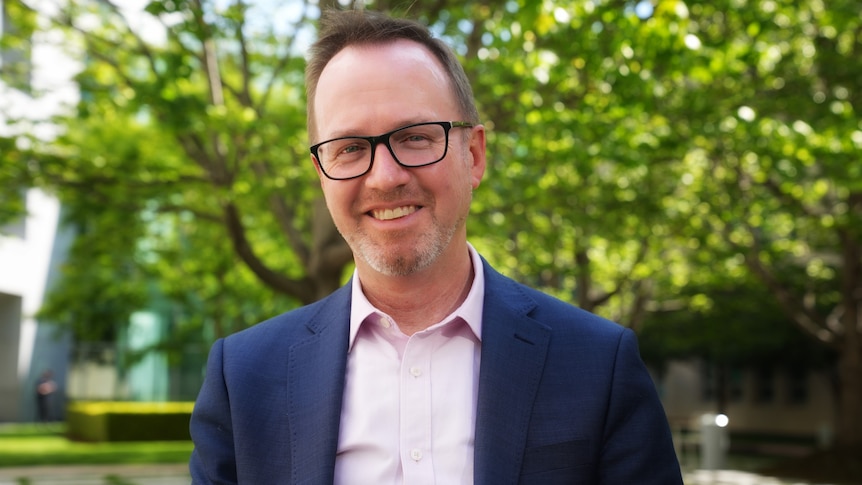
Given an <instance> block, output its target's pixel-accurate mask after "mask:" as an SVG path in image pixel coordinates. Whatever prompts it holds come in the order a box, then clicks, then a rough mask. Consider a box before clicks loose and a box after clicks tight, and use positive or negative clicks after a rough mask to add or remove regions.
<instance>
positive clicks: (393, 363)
mask: <svg viewBox="0 0 862 485" xmlns="http://www.w3.org/2000/svg"><path fill="white" fill-rule="evenodd" d="M321 24H322V27H321V33H320V39H319V40H318V41H317V43H316V44H315V45H314V46H313V47H312V51H311V58H310V60H309V64H308V67H307V70H306V78H307V79H306V81H307V88H308V124H309V135H310V137H311V141H312V144H313V145H312V147H311V153H312V157H311V158H312V162H313V163H314V164H315V166H316V167H317V172H318V175H319V176H320V183H321V186H322V188H323V192H324V195H325V198H326V202H327V207H328V208H329V211H330V213H331V214H332V218H333V220H334V221H335V224H336V226H337V228H338V230H339V231H340V233H341V234H342V235H343V236H344V238H345V239H346V240H347V242H348V244H349V245H350V247H351V249H352V250H353V253H354V258H355V262H356V270H355V272H354V275H353V278H352V280H351V282H350V283H349V284H348V285H346V286H345V287H343V288H341V289H340V290H338V291H336V292H335V293H334V294H333V295H331V296H329V297H327V298H325V299H324V300H322V301H320V302H318V303H315V304H312V305H309V306H306V307H303V308H301V309H298V310H295V311H293V312H289V313H286V314H284V315H281V316H278V317H276V318H274V319H272V320H269V321H267V322H264V323H261V324H259V325H257V326H255V327H252V328H250V329H248V330H245V331H243V332H239V333H238V334H235V335H233V336H230V337H228V338H226V339H224V340H220V341H218V342H216V343H215V345H214V346H213V348H212V351H211V352H210V357H209V363H208V366H207V375H206V380H205V383H204V385H203V387H202V389H201V393H200V396H199V397H198V400H197V403H196V405H195V411H194V414H193V415H192V421H191V432H192V438H193V440H194V442H195V451H194V453H193V455H192V458H191V462H190V470H191V474H192V478H193V480H194V483H200V484H204V483H246V484H253V485H263V484H286V483H303V484H329V483H336V484H375V485H380V484H401V483H404V484H410V485H414V484H417V485H418V484H435V483H436V484H446V485H449V484H464V483H475V484H487V485H505V484H519V483H520V484H541V485H547V484H556V483H560V484H563V483H565V484H621V485H622V484H625V485H630V484H656V485H658V484H661V485H668V484H681V483H682V480H681V478H680V471H679V465H678V462H677V459H676V456H675V454H674V449H673V445H672V442H671V437H670V432H669V430H668V425H667V421H666V419H665V416H664V412H663V410H662V407H661V404H660V402H659V400H658V397H657V395H656V392H655V389H654V387H653V384H652V381H651V380H650V377H649V375H648V374H647V372H646V370H645V368H644V366H643V363H642V362H641V360H640V357H639V355H638V352H637V346H636V342H635V338H634V335H633V333H632V332H631V331H630V330H626V329H624V328H623V327H621V326H619V325H616V324H614V323H611V322H608V321H605V320H603V319H601V318H599V317H597V316H594V315H591V314H589V313H586V312H584V311H582V310H579V309H577V308H575V307H573V306H571V305H568V304H566V303H563V302H560V301H558V300H555V299H553V298H551V297H549V296H547V295H544V294H542V293H540V292H537V291H535V290H532V289H530V288H527V287H525V286H522V285H520V284H517V283H515V282H514V281H512V280H510V279H508V278H506V277H504V276H502V275H500V274H499V273H497V272H496V271H494V270H493V269H492V268H491V267H490V266H489V265H488V264H487V263H486V262H485V261H484V260H482V259H481V258H480V257H479V255H478V254H477V253H476V251H475V250H474V249H473V248H472V247H471V246H470V245H469V244H468V243H467V237H466V219H467V214H468V212H469V206H470V201H471V196H472V191H473V190H474V189H475V188H476V187H478V186H479V183H480V181H481V180H482V177H483V175H484V171H485V129H484V127H483V126H482V125H481V124H479V119H478V114H477V112H476V108H475V106H474V103H473V98H472V94H471V90H470V85H469V83H468V81H467V79H466V76H465V74H464V71H463V69H462V67H461V66H460V64H459V63H458V62H457V60H456V59H455V57H454V56H453V54H452V53H451V51H450V50H449V49H448V48H447V47H445V45H443V44H442V43H441V42H440V41H438V40H435V39H433V38H431V37H430V35H429V34H428V31H427V30H426V29H425V28H424V27H422V26H420V25H418V24H415V23H413V22H410V21H404V20H396V19H390V18H388V17H385V16H382V15H379V14H375V13H371V12H361V11H359V12H357V11H350V12H331V13H329V14H327V15H326V16H325V18H324V19H322V22H321Z"/></svg>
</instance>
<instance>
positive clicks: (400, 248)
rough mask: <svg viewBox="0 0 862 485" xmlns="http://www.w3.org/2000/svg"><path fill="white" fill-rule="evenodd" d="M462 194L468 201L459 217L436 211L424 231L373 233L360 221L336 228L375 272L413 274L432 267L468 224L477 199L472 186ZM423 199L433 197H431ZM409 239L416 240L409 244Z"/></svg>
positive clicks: (391, 195)
mask: <svg viewBox="0 0 862 485" xmlns="http://www.w3.org/2000/svg"><path fill="white" fill-rule="evenodd" d="M426 195H427V194H426ZM462 196H463V197H465V198H466V200H465V203H464V206H463V207H462V208H461V213H460V214H458V217H457V218H456V219H454V220H446V221H441V220H440V219H439V218H438V217H437V216H436V215H433V213H432V217H431V223H430V225H429V226H427V227H425V228H423V229H422V230H421V232H420V233H416V231H415V230H410V231H402V232H396V233H388V234H370V233H369V232H368V231H366V229H365V228H364V227H362V226H361V225H360V224H359V223H356V224H355V225H354V226H353V228H352V230H345V229H346V228H343V227H338V226H339V225H338V224H336V227H337V228H338V231H339V232H340V233H341V236H342V237H343V238H344V240H345V241H347V245H348V246H350V249H351V250H352V251H353V254H354V257H357V258H359V259H361V260H362V261H364V262H365V263H366V264H368V266H370V267H371V268H372V269H373V270H374V271H377V272H378V273H380V274H383V275H386V276H410V275H412V274H416V273H418V272H420V271H422V270H424V269H426V268H428V267H429V266H431V265H432V264H433V263H434V262H435V261H436V260H437V259H438V258H439V257H440V255H441V254H443V252H444V251H445V250H446V248H447V247H449V244H450V243H451V242H452V238H453V237H454V236H455V234H456V233H457V232H458V230H459V229H460V228H463V227H464V225H465V224H466V221H467V214H468V213H469V210H470V200H472V198H473V191H472V187H470V186H467V187H465V193H464V194H462ZM381 198H383V199H390V198H391V199H392V200H397V199H398V198H399V195H398V194H387V195H382V196H381ZM422 199H423V200H431V199H430V198H428V197H424V198H422ZM422 210H431V209H430V208H425V209H422ZM405 241H412V242H410V243H406V244H405Z"/></svg>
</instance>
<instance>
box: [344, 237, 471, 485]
mask: <svg viewBox="0 0 862 485" xmlns="http://www.w3.org/2000/svg"><path fill="white" fill-rule="evenodd" d="M468 246H469V245H468ZM469 251H470V258H471V262H472V264H473V269H474V272H473V273H474V277H473V284H472V286H471V288H470V291H469V293H468V294H467V299H466V300H464V303H462V304H461V306H460V307H458V308H457V309H455V311H454V312H452V313H451V314H450V315H448V316H447V317H446V318H444V319H443V320H441V321H440V322H439V323H437V324H435V325H432V326H431V327H429V328H427V329H426V330H423V331H421V332H417V333H415V334H414V335H412V336H410V337H408V336H407V335H405V334H404V333H402V332H401V330H400V329H399V328H398V325H397V324H396V323H395V322H394V321H393V320H392V318H390V317H389V316H388V315H386V314H384V313H383V312H381V311H380V310H378V309H376V308H375V307H374V306H372V305H371V303H369V301H368V299H367V298H366V297H365V295H364V294H363V293H362V287H361V284H360V281H359V278H358V275H356V274H355V273H354V275H353V286H352V291H353V293H352V298H353V299H352V305H351V310H350V343H349V348H348V356H347V374H346V382H345V385H344V403H343V405H342V408H341V428H340V432H339V437H338V454H337V456H336V460H335V485H348V484H349V485H365V484H368V485H395V484H398V485H401V484H410V485H424V484H447V485H448V484H472V483H473V442H474V438H475V424H476V396H477V394H478V389H479V360H480V348H481V336H482V304H483V302H484V294H485V278H484V276H483V272H482V262H481V259H480V258H479V255H478V253H477V252H476V250H475V249H473V247H472V246H469Z"/></svg>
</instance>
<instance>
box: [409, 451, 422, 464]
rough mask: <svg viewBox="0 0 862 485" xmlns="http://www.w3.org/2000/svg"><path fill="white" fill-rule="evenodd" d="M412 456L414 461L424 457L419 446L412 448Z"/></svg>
mask: <svg viewBox="0 0 862 485" xmlns="http://www.w3.org/2000/svg"><path fill="white" fill-rule="evenodd" d="M410 458H413V461H419V460H421V459H422V450H420V449H418V448H413V449H412V450H410Z"/></svg>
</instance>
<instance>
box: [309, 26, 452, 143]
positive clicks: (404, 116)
mask: <svg viewBox="0 0 862 485" xmlns="http://www.w3.org/2000/svg"><path fill="white" fill-rule="evenodd" d="M453 92H454V91H453V89H452V88H451V81H450V79H449V76H448V75H447V73H446V71H445V69H444V68H443V66H442V64H441V63H440V61H439V60H438V59H437V58H436V56H434V54H432V53H431V51H429V50H428V49H427V48H426V47H424V46H422V45H421V44H419V43H416V42H413V41H410V40H404V39H400V40H398V41H395V42H391V43H386V44H362V45H352V46H348V47H346V48H344V49H342V50H341V51H340V52H339V53H338V54H336V55H335V56H334V57H333V58H332V59H331V60H330V61H329V63H328V64H327V65H326V67H325V68H324V69H323V72H322V73H321V75H320V79H319V81H318V85H317V90H316V93H315V102H314V113H313V116H315V122H316V124H317V126H318V131H319V134H320V136H321V137H324V138H325V137H328V136H332V135H333V134H336V135H337V134H341V133H336V131H342V130H346V131H349V130H353V133H356V131H355V130H357V129H359V128H363V127H366V129H371V127H370V126H369V125H370V124H376V126H375V130H377V131H380V128H379V127H380V126H381V125H386V124H387V123H389V125H388V127H387V129H392V128H396V127H398V126H399V123H400V124H402V125H403V124H407V123H411V122H418V121H440V120H448V119H449V118H452V117H457V102H456V100H455V96H454V94H453ZM441 116H443V117H442V118H441ZM452 119H454V118H452ZM372 131H374V130H372ZM384 131H385V130H384Z"/></svg>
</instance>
